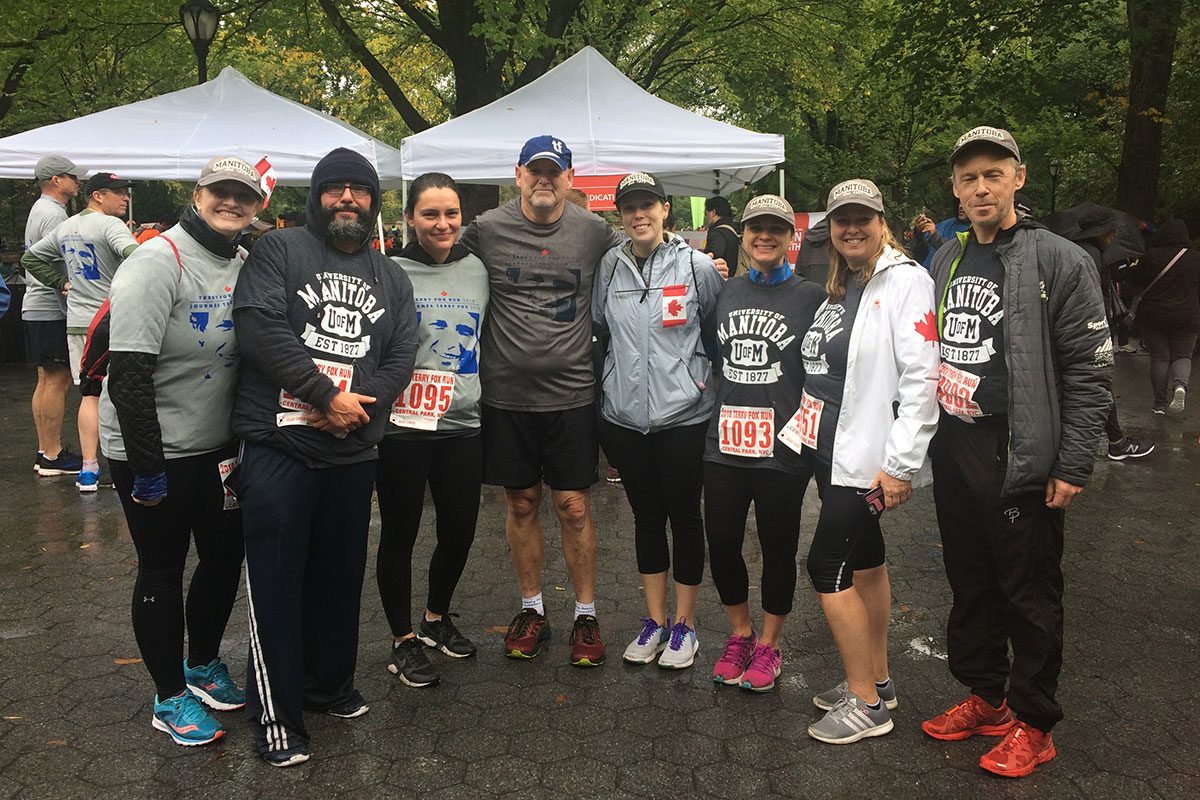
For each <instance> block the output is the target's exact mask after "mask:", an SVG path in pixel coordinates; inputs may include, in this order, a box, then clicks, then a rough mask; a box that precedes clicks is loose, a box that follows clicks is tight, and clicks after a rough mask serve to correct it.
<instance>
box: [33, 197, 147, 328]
mask: <svg viewBox="0 0 1200 800" xmlns="http://www.w3.org/2000/svg"><path fill="white" fill-rule="evenodd" d="M135 247H137V240H136V239H134V238H133V235H132V234H131V233H130V232H129V229H128V228H126V227H125V223H123V222H121V220H120V219H118V218H117V217H110V216H108V215H107V214H101V213H100V212H99V211H92V210H91V209H84V210H83V211H81V212H79V213H78V214H76V215H75V216H73V217H68V218H67V219H65V220H64V221H62V222H60V223H59V224H58V225H56V226H55V227H54V230H52V231H51V232H50V233H49V234H47V235H46V236H43V237H42V238H41V239H40V240H39V241H38V242H37V243H36V244H34V245H33V246H32V247H30V248H29V252H30V253H32V254H34V255H35V256H37V257H38V258H40V259H41V260H42V261H54V260H55V259H62V261H64V262H65V263H66V265H67V280H68V281H70V282H71V291H69V292H68V293H67V331H68V332H69V333H87V329H88V326H89V325H91V324H92V317H94V316H96V312H97V311H99V310H100V306H101V305H103V303H104V299H105V298H106V297H108V287H109V286H110V285H112V279H113V276H114V275H115V274H116V273H117V267H119V266H121V262H122V261H124V260H125V256H126V254H127V253H128V251H130V250H131V249H133V248H135Z"/></svg>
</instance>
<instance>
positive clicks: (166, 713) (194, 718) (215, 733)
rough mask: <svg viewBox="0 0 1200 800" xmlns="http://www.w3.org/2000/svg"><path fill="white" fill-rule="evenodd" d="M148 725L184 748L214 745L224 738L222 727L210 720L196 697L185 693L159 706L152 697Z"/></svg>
mask: <svg viewBox="0 0 1200 800" xmlns="http://www.w3.org/2000/svg"><path fill="white" fill-rule="evenodd" d="M150 724H151V725H153V726H154V727H155V728H156V729H157V730H160V731H162V732H163V733H165V734H167V735H168V736H170V737H171V738H172V739H174V740H175V744H181V745H183V746H184V747H194V746H196V745H201V744H208V743H209V742H215V741H216V740H217V739H220V738H221V737H222V736H224V735H225V729H224V728H222V727H221V723H219V722H217V721H216V720H215V719H213V718H212V717H210V716H209V715H208V712H207V711H205V710H204V706H202V705H200V701H199V700H197V699H196V695H194V694H192V693H191V692H189V691H188V690H187V689H184V690H183V691H182V692H180V693H179V694H177V695H175V696H174V697H168V698H167V699H166V700H163V701H161V702H160V701H159V699H158V696H157V695H155V697H154V716H153V717H151V719H150Z"/></svg>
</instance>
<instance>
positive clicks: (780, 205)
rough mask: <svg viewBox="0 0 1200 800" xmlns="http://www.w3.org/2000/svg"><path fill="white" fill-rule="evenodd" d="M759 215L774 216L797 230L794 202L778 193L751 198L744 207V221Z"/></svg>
mask: <svg viewBox="0 0 1200 800" xmlns="http://www.w3.org/2000/svg"><path fill="white" fill-rule="evenodd" d="M758 217H774V218H775V219H778V220H782V221H783V222H786V223H787V224H788V227H789V228H791V229H792V230H796V212H795V211H793V210H792V204H791V203H789V202H788V201H787V200H784V199H783V198H782V197H779V196H778V195H774V194H760V195H759V196H758V197H752V198H750V202H748V203H746V207H745V208H743V209H742V223H743V224H744V223H746V222H749V221H750V220H752V219H756V218H758Z"/></svg>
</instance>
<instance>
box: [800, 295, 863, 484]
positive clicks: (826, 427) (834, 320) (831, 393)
mask: <svg viewBox="0 0 1200 800" xmlns="http://www.w3.org/2000/svg"><path fill="white" fill-rule="evenodd" d="M862 294H863V287H862V285H861V284H860V283H859V282H858V280H857V278H856V277H855V276H853V275H851V276H850V278H849V279H848V280H847V281H846V296H845V297H844V298H842V300H841V301H840V302H837V303H830V302H826V303H825V304H824V305H822V306H821V307H820V308H819V309H817V316H816V318H815V319H814V320H813V324H812V327H810V328H809V329H808V333H806V334H805V335H804V344H803V345H802V352H803V353H804V374H805V379H804V391H805V393H806V394H807V395H808V396H809V397H813V398H815V399H817V400H820V401H822V402H823V403H824V406H823V408H822V413H821V418H820V422H819V423H818V425H817V449H816V455H817V458H819V459H820V460H821V461H822V463H825V464H831V463H833V437H834V434H835V432H836V431H837V422H838V415H839V414H840V413H841V410H842V392H843V391H844V390H845V388H846V363H847V361H848V360H849V358H850V331H852V330H853V329H854V318H855V317H857V316H858V304H859V302H860V301H861V300H862Z"/></svg>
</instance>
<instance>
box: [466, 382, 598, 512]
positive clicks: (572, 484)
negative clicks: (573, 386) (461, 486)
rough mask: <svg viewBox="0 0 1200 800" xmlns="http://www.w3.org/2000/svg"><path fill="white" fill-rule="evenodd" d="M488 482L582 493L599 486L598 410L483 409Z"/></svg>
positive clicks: (508, 486) (513, 486)
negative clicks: (545, 487) (594, 485)
mask: <svg viewBox="0 0 1200 800" xmlns="http://www.w3.org/2000/svg"><path fill="white" fill-rule="evenodd" d="M480 422H481V425H480V427H481V429H482V434H483V482H484V483H487V484H490V485H492V486H503V487H504V488H505V489H528V488H529V487H531V486H536V485H537V484H539V483H543V482H544V483H545V484H546V485H547V486H549V487H550V488H551V489H559V490H563V491H567V490H580V489H586V488H588V487H589V486H591V485H592V484H593V483H595V482H596V479H597V478H596V462H597V459H598V445H597V439H598V437H597V431H596V409H595V407H594V404H592V403H589V404H587V405H586V406H581V407H579V408H569V409H567V410H565V411H508V410H506V409H503V408H494V407H492V406H489V405H488V404H486V403H484V404H483V414H482V418H481V421H480Z"/></svg>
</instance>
